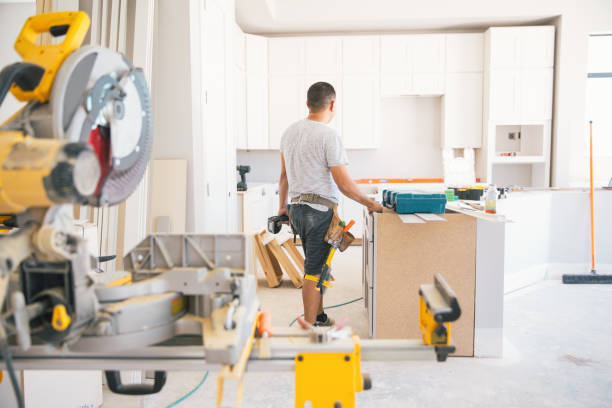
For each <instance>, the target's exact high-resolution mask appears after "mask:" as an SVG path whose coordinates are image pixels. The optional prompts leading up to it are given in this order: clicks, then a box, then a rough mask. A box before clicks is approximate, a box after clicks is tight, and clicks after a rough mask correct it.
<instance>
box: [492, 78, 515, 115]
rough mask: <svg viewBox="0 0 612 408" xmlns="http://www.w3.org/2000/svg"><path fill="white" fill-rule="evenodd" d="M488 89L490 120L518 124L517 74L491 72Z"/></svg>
mask: <svg viewBox="0 0 612 408" xmlns="http://www.w3.org/2000/svg"><path fill="white" fill-rule="evenodd" d="M490 77H491V81H490V87H489V100H490V102H489V103H490V106H491V113H490V116H491V117H490V120H493V121H497V122H504V123H520V122H519V120H520V118H519V116H520V115H519V81H520V78H519V73H518V71H516V70H492V71H491V73H490Z"/></svg>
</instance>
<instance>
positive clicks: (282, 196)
mask: <svg viewBox="0 0 612 408" xmlns="http://www.w3.org/2000/svg"><path fill="white" fill-rule="evenodd" d="M280 155H281V174H280V178H279V180H278V199H279V206H278V215H287V214H288V213H287V195H288V194H289V182H288V181H287V169H285V157H284V156H283V153H281V154H280Z"/></svg>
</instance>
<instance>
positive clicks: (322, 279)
mask: <svg viewBox="0 0 612 408" xmlns="http://www.w3.org/2000/svg"><path fill="white" fill-rule="evenodd" d="M340 225H341V226H342V227H344V232H348V230H350V229H351V227H352V226H353V225H355V220H351V221H350V222H349V223H348V225H344V221H342V222H341V223H340ZM341 243H342V241H329V244H330V245H331V249H330V250H329V255H328V256H327V260H326V261H325V265H323V269H322V270H321V275H319V276H316V275H308V274H307V275H305V276H304V278H305V279H308V280H310V281H313V282H317V290H318V291H321V294H324V293H325V288H331V287H332V284H331V281H333V280H334V277H333V276H332V274H331V261H332V259H333V258H334V254H335V253H336V250H337V249H338V248H340V244H341Z"/></svg>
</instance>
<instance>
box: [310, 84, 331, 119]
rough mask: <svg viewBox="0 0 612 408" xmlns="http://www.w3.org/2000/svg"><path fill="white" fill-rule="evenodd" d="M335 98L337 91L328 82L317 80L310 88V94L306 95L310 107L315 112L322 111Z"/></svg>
mask: <svg viewBox="0 0 612 408" xmlns="http://www.w3.org/2000/svg"><path fill="white" fill-rule="evenodd" d="M335 99H336V91H335V90H334V87H333V86H332V85H331V84H328V83H327V82H315V83H314V84H312V85H311V86H310V88H308V94H307V95H306V100H307V101H308V107H309V108H310V111H311V112H313V113H317V112H321V111H322V110H323V109H325V108H327V106H328V105H329V104H330V103H331V101H333V100H335Z"/></svg>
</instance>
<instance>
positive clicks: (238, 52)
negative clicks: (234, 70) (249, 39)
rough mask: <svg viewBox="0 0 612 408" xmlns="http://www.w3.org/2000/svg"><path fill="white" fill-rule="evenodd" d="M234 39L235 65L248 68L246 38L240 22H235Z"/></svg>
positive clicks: (233, 28)
mask: <svg viewBox="0 0 612 408" xmlns="http://www.w3.org/2000/svg"><path fill="white" fill-rule="evenodd" d="M232 41H233V47H234V55H233V59H234V65H235V66H236V67H238V68H239V69H242V70H244V69H245V68H246V39H245V36H244V33H243V32H242V30H241V29H240V27H239V26H238V24H234V26H233V27H232Z"/></svg>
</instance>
